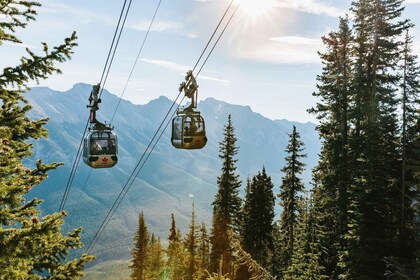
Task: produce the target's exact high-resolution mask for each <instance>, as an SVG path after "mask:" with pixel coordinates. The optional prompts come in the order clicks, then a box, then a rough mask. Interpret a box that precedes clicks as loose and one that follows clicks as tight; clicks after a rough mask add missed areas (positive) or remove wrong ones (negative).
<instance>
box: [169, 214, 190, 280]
mask: <svg viewBox="0 0 420 280" xmlns="http://www.w3.org/2000/svg"><path fill="white" fill-rule="evenodd" d="M166 254H167V257H168V258H167V265H166V266H167V268H168V270H169V278H170V279H172V280H177V279H179V280H182V279H184V276H185V274H186V270H187V269H186V263H187V261H186V255H185V253H184V245H183V244H182V241H181V233H180V231H179V229H178V228H177V227H176V223H175V216H174V214H173V213H172V214H171V228H170V233H169V245H168V249H167V252H166Z"/></svg>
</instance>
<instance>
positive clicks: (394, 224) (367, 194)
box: [310, 0, 419, 279]
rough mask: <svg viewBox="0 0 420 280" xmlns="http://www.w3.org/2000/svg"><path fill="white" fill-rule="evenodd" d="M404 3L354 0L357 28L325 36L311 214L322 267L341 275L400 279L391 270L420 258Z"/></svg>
mask: <svg viewBox="0 0 420 280" xmlns="http://www.w3.org/2000/svg"><path fill="white" fill-rule="evenodd" d="M401 3H402V1H400V0H387V1H380V0H375V1H367V0H360V1H355V2H353V3H352V9H351V11H352V13H353V16H352V19H353V23H354V26H353V28H349V24H348V20H343V19H341V20H340V26H339V31H338V32H332V33H330V34H329V35H328V36H327V37H324V38H323V41H324V44H325V46H326V47H327V51H326V53H324V54H321V59H322V62H323V65H324V68H323V73H322V75H320V76H319V77H318V81H319V82H320V84H319V85H318V92H317V93H315V96H317V97H319V98H320V102H319V103H318V104H317V106H316V107H315V108H313V109H311V110H310V111H311V112H312V113H315V114H316V116H317V118H318V119H319V121H320V124H319V125H318V127H317V128H318V130H319V132H320V136H321V138H322V139H323V147H322V152H321V155H320V162H319V165H318V167H317V168H316V169H315V170H314V183H315V192H314V210H313V212H314V222H315V230H316V236H317V239H318V241H319V245H320V246H321V248H323V250H322V251H323V255H322V256H321V265H323V266H324V267H325V269H326V272H327V274H328V275H330V277H332V278H333V279H337V278H341V279H380V278H382V277H384V275H385V271H387V272H386V274H387V277H391V278H392V272H391V271H392V269H390V267H398V269H395V271H397V270H398V271H400V272H401V271H402V270H401V268H402V267H405V268H404V269H406V270H407V267H412V264H413V262H414V261H415V260H414V255H415V252H416V249H415V248H416V247H418V246H416V245H417V244H416V242H418V241H417V238H416V237H415V234H414V230H415V229H414V228H415V225H414V221H415V215H414V209H413V205H415V204H414V201H415V199H414V197H415V195H414V192H415V191H413V190H414V189H413V186H417V185H418V181H416V180H414V181H411V182H410V183H408V181H407V180H411V179H412V178H414V177H415V176H413V174H414V173H416V172H414V173H411V174H409V173H410V172H409V171H408V170H409V169H410V167H408V165H407V164H408V162H409V160H408V157H409V156H408V149H409V148H408V146H409V144H408V143H409V140H408V139H409V138H411V136H408V135H409V133H408V130H409V128H408V127H409V125H408V123H409V122H410V121H409V119H410V118H411V120H415V119H416V118H418V117H416V113H414V114H413V113H412V114H411V117H409V116H408V115H406V114H407V112H410V111H411V112H415V111H416V108H418V107H419V103H418V97H416V93H415V92H418V85H417V83H418V80H417V78H415V77H416V76H418V67H417V66H416V65H415V63H413V62H414V60H415V59H414V57H413V56H412V55H411V54H410V51H409V45H410V44H409V40H408V38H407V39H406V43H404V41H402V40H401V38H403V37H402V35H403V32H404V31H405V30H407V29H409V28H410V27H411V24H410V22H409V21H408V20H400V19H399V17H400V16H401V12H402V10H403V8H402V7H401ZM401 50H403V51H401ZM401 54H403V55H401ZM398 65H402V66H401V67H400V68H398V67H397V66H398ZM400 93H401V95H402V98H400V97H399V96H398V95H399V94H400ZM408 96H410V98H409V97H408ZM417 96H418V95H417ZM416 100H417V101H416ZM401 101H402V102H401ZM401 108H402V110H400V109H401ZM399 110H400V111H402V116H399ZM414 123H415V121H414V122H411V125H414ZM400 127H401V128H402V129H400ZM414 127H415V125H414ZM415 129H416V128H414V130H415ZM412 131H413V130H412ZM417 131H418V130H417ZM414 138H415V137H414ZM417 149H418V148H414V149H413V150H411V151H410V155H411V154H416V153H417V152H416V151H418V150H417ZM414 157H416V156H414ZM413 162H416V160H415V159H414V161H413ZM417 162H418V160H417ZM414 166H415V165H414ZM415 169H416V167H414V168H413V169H412V170H415ZM417 170H418V169H417ZM408 178H410V179H408ZM410 186H411V189H410ZM403 240H404V241H403ZM408 240H409V241H408ZM404 242H405V244H402V243H404ZM400 263H404V265H402V266H399V265H398V264H400ZM394 264H396V265H394ZM386 267H388V270H387V268H386ZM409 274H410V273H407V274H406V275H409ZM411 274H412V273H411ZM395 275H397V274H395ZM395 275H394V277H395Z"/></svg>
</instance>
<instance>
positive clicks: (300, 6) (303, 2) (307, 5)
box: [277, 0, 346, 17]
mask: <svg viewBox="0 0 420 280" xmlns="http://www.w3.org/2000/svg"><path fill="white" fill-rule="evenodd" d="M277 7H279V8H289V9H294V10H298V11H301V12H305V13H309V14H315V15H327V16H331V17H339V16H342V15H344V14H345V13H346V11H345V10H341V9H339V8H337V7H334V6H331V5H327V4H325V3H323V1H319V0H299V1H296V0H278V1H277Z"/></svg>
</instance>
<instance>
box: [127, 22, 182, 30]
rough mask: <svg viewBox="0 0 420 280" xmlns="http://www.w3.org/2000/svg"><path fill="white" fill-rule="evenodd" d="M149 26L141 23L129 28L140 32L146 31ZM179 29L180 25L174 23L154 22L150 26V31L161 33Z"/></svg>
mask: <svg viewBox="0 0 420 280" xmlns="http://www.w3.org/2000/svg"><path fill="white" fill-rule="evenodd" d="M149 26H150V22H141V23H134V24H131V25H130V26H129V27H130V28H132V29H136V30H140V31H147V30H148V29H149ZM181 27H182V26H181V24H179V23H176V22H164V21H160V22H156V21H155V22H154V23H153V24H152V27H151V30H152V31H158V32H162V31H166V30H178V29H180V28H181Z"/></svg>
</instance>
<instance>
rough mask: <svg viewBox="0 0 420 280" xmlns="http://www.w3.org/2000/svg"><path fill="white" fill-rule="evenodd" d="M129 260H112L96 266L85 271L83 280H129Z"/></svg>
mask: <svg viewBox="0 0 420 280" xmlns="http://www.w3.org/2000/svg"><path fill="white" fill-rule="evenodd" d="M129 264H130V260H113V261H106V262H102V263H100V264H97V265H95V266H93V267H91V268H89V269H86V270H85V277H83V280H97V279H101V280H124V279H130V273H131V271H130V269H129V268H128V265H129Z"/></svg>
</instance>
